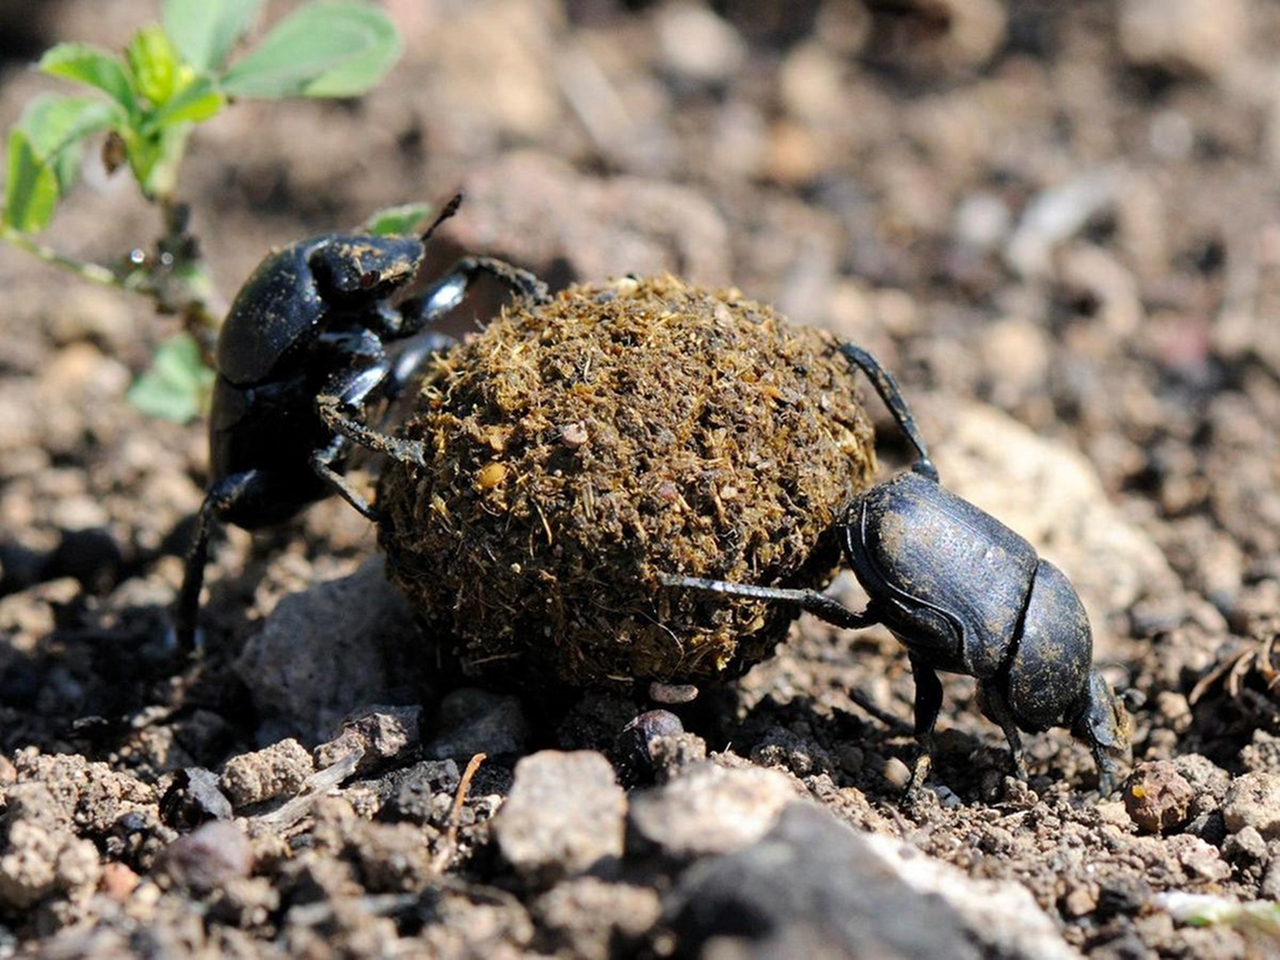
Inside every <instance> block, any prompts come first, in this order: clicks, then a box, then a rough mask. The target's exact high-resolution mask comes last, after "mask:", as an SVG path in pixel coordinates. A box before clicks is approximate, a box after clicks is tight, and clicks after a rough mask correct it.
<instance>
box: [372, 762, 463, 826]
mask: <svg viewBox="0 0 1280 960" xmlns="http://www.w3.org/2000/svg"><path fill="white" fill-rule="evenodd" d="M388 779H390V780H391V783H390V784H389V785H388V786H389V790H388V796H387V797H386V799H385V801H384V802H383V805H382V809H381V810H380V811H379V814H378V815H379V817H380V818H381V819H383V820H392V821H395V820H408V821H410V822H412V823H417V824H424V823H429V822H431V821H432V820H433V819H434V817H435V816H436V814H437V812H438V810H439V809H440V808H446V809H447V808H448V807H451V806H452V803H453V801H452V797H453V795H454V794H455V793H456V791H457V789H458V784H459V782H460V780H461V778H460V776H459V774H458V765H457V764H456V763H454V762H453V761H452V760H423V761H421V762H419V763H416V764H414V765H413V766H412V767H410V768H409V769H408V770H402V771H399V772H397V773H395V774H392V775H391V777H390V778H388ZM441 796H443V801H442V802H441V803H440V806H439V807H437V800H436V798H437V797H441Z"/></svg>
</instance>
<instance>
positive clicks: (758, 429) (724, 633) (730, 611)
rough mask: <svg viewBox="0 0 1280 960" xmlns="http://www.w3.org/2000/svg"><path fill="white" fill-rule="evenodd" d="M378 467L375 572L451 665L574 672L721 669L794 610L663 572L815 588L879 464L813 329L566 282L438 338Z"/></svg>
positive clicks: (679, 297)
mask: <svg viewBox="0 0 1280 960" xmlns="http://www.w3.org/2000/svg"><path fill="white" fill-rule="evenodd" d="M401 432H402V434H403V436H405V437H407V438H410V439H414V440H419V441H421V442H422V443H423V445H424V452H425V461H426V462H425V465H424V466H418V465H414V464H405V463H401V462H393V463H388V464H387V466H386V468H385V469H384V472H383V476H382V479H381V481H380V484H379V506H380V508H381V510H382V513H383V516H384V521H383V524H382V526H381V530H380V541H381V544H382V546H383V549H384V550H385V551H386V554H387V557H388V561H389V562H388V570H389V574H390V576H391V578H392V580H393V581H394V582H395V583H397V584H398V585H399V586H400V588H401V589H402V590H403V591H404V592H405V594H406V595H407V596H408V597H409V599H410V600H411V601H412V602H413V603H414V605H415V607H416V608H417V610H418V611H419V613H420V615H421V617H422V618H423V620H424V621H425V624H426V625H427V627H428V629H429V631H430V632H431V633H433V634H435V635H437V636H440V637H448V638H451V640H450V642H451V643H452V644H453V646H454V647H455V648H456V653H457V655H458V658H459V661H460V663H461V666H462V667H463V669H464V670H465V671H466V672H468V673H472V674H479V673H493V674H499V675H506V676H507V677H508V678H510V677H516V678H521V677H523V678H532V677H535V676H536V677H554V678H556V679H558V680H561V681H565V682H568V683H571V684H575V685H593V684H609V683H628V682H631V681H636V680H664V681H678V680H699V679H706V678H713V677H722V676H732V675H735V674H737V673H739V672H741V671H742V670H743V669H745V668H746V667H748V666H750V665H751V664H753V663H755V662H757V661H758V660H761V659H763V658H764V657H766V656H768V655H770V654H771V653H772V651H773V648H774V646H775V645H776V644H777V643H778V642H779V641H780V640H782V639H783V638H785V636H786V631H787V626H788V624H789V623H790V620H791V618H792V617H793V616H794V613H795V611H794V609H793V608H790V607H788V606H787V605H785V604H772V605H769V604H764V603H761V602H757V601H746V600H740V599H730V598H727V597H721V596H712V595H708V594H705V593H702V592H700V591H690V590H681V589H677V588H669V587H664V586H662V585H661V583H660V581H659V574H661V573H664V572H667V573H681V574H688V575H692V576H703V577H712V578H716V579H722V580H732V581H738V582H743V583H758V584H771V585H772V584H781V585H785V586H792V587H820V586H822V585H823V584H824V583H825V582H826V580H827V579H828V578H829V577H830V575H831V572H832V569H833V567H834V565H835V563H836V561H837V559H838V553H839V549H838V542H837V539H836V536H835V533H834V530H833V525H834V524H835V522H836V521H837V520H838V519H839V516H840V511H841V509H842V508H843V506H844V504H845V503H846V502H847V501H848V500H849V498H850V497H851V496H852V495H853V494H854V493H855V492H856V491H858V490H860V489H862V488H864V487H866V486H867V485H868V484H869V483H870V481H871V477H872V475H873V473H874V470H875V458H874V453H873V449H872V430H871V426H870V423H869V421H868V419H867V416H866V413H865V412H864V410H863V408H862V405H861V403H860V401H859V398H858V394H857V392H856V390H855V377H854V374H853V373H852V372H851V371H850V369H849V365H848V362H847V361H846V360H844V359H843V358H842V357H841V356H840V354H839V353H838V352H837V349H836V343H835V341H834V339H833V338H832V337H831V336H830V335H829V334H825V333H822V332H819V331H817V330H814V329H811V328H807V327H802V326H799V325H795V324H792V323H790V322H788V321H787V320H786V319H784V318H783V317H781V316H779V315H777V314H776V313H775V312H774V311H773V310H772V309H771V308H769V307H768V306H764V305H762V304H759V303H756V302H753V301H751V300H748V299H746V298H744V297H743V296H742V295H741V294H740V293H738V292H737V291H735V290H729V291H710V290H703V289H699V288H696V287H691V286H687V285H685V284H684V283H682V282H680V281H678V280H676V279H674V278H671V277H662V278H656V279H648V280H636V279H633V278H626V279H623V280H620V281H616V282H614V283H611V284H606V285H596V286H577V287H572V288H570V289H568V290H565V291H563V292H562V293H560V294H559V295H558V296H557V297H556V298H555V300H554V301H552V302H551V303H550V304H547V305H542V306H538V307H534V308H520V309H511V310H508V311H506V312H504V313H503V315H502V316H501V317H499V318H498V319H497V320H495V321H494V322H493V323H492V324H490V325H489V326H488V327H487V328H486V329H485V330H484V331H483V332H482V333H480V334H477V335H475V336H474V337H472V338H471V339H469V340H467V341H466V342H464V343H463V344H461V345H460V346H458V347H456V348H454V349H453V350H451V351H450V352H449V353H447V354H446V355H444V356H443V357H441V358H439V359H438V360H437V362H436V363H435V365H434V367H433V368H432V369H431V371H430V372H429V373H428V375H427V377H426V379H425V381H424V383H423V386H422V391H421V394H420V396H419V397H418V400H417V405H416V409H415V411H414V412H413V414H412V415H411V416H410V417H409V418H408V419H407V420H406V422H405V424H404V426H403V428H402V431H401Z"/></svg>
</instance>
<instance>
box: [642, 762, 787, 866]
mask: <svg viewBox="0 0 1280 960" xmlns="http://www.w3.org/2000/svg"><path fill="white" fill-rule="evenodd" d="M795 799H796V790H795V787H793V786H792V784H791V781H790V780H789V779H787V777H786V776H784V775H783V774H781V773H777V772H776V771H773V770H764V769H761V768H758V767H748V768H743V769H738V770H731V769H728V768H726V767H721V766H717V765H716V764H714V763H701V764H698V765H696V766H694V767H692V768H691V769H690V770H689V771H688V772H687V773H685V774H683V775H682V776H679V777H677V778H676V779H674V780H672V781H671V782H670V783H667V784H664V785H663V786H661V787H656V788H654V789H652V790H647V791H645V792H643V793H641V794H638V795H637V796H635V797H633V798H632V801H631V811H630V814H629V830H630V845H631V846H633V847H636V848H638V849H640V850H645V849H657V850H659V851H661V852H662V853H664V854H666V855H667V856H670V857H676V858H680V859H684V858H693V857H698V856H705V855H708V854H719V853H727V852H729V851H731V850H737V849H739V848H741V847H745V846H747V845H749V844H752V843H755V842H756V841H757V840H759V839H760V838H761V837H763V836H764V835H765V834H766V833H768V832H769V830H771V829H772V828H773V826H774V824H775V823H776V822H777V819H778V814H779V813H780V812H781V811H782V808H783V807H785V806H787V805H788V804H789V803H791V802H792V801H794V800H795Z"/></svg>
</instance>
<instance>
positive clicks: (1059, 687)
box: [1008, 560, 1093, 730]
mask: <svg viewBox="0 0 1280 960" xmlns="http://www.w3.org/2000/svg"><path fill="white" fill-rule="evenodd" d="M1092 661H1093V634H1092V633H1091V631H1090V629H1089V617H1088V615H1087V614H1086V613H1085V610H1084V605H1083V604H1082V603H1081V602H1080V597H1079V595H1078V594H1077V593H1076V591H1075V588H1074V587H1073V586H1072V585H1071V581H1070V580H1068V579H1067V577H1066V575H1065V574H1064V573H1063V572H1062V571H1061V570H1059V569H1058V568H1057V567H1055V566H1054V565H1053V564H1051V563H1050V562H1049V561H1047V560H1041V561H1040V564H1039V566H1038V567H1037V568H1036V575H1035V580H1034V581H1033V583H1032V585H1031V598H1030V600H1028V601H1027V612H1026V616H1025V617H1024V618H1023V622H1022V636H1021V637H1020V638H1019V639H1018V643H1017V648H1016V650H1015V651H1014V655H1013V662H1012V663H1011V664H1010V667H1009V694H1008V696H1009V706H1010V707H1012V708H1013V713H1014V716H1016V717H1017V718H1018V723H1019V725H1020V726H1023V727H1025V728H1026V729H1029V730H1043V729H1047V728H1049V727H1052V726H1055V725H1056V724H1060V723H1062V722H1063V721H1064V719H1066V714H1067V712H1068V708H1070V707H1072V706H1073V705H1075V704H1076V702H1077V700H1078V698H1079V696H1080V691H1081V690H1083V689H1084V685H1085V682H1086V680H1087V679H1088V676H1089V667H1090V664H1091V663H1092Z"/></svg>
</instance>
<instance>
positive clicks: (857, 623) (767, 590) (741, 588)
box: [658, 573, 880, 630]
mask: <svg viewBox="0 0 1280 960" xmlns="http://www.w3.org/2000/svg"><path fill="white" fill-rule="evenodd" d="M658 579H659V580H661V581H662V583H663V584H664V585H665V586H668V587H688V588H690V589H692V590H705V591H707V592H710V593H721V594H725V595H726V596H731V597H747V598H749V599H752V600H781V601H783V602H785V603H794V604H796V605H798V606H799V607H800V609H801V610H804V611H806V612H807V613H812V614H813V615H814V616H815V617H818V618H819V619H820V620H825V621H826V622H827V623H830V624H834V625H835V626H837V627H843V628H844V629H846V630H861V629H863V628H864V627H869V626H872V625H873V624H876V623H879V622H880V621H879V620H877V619H876V618H875V617H874V616H872V615H871V614H870V613H869V612H868V611H866V610H863V611H862V612H861V613H858V612H856V611H854V610H850V609H849V608H848V607H846V606H845V605H844V604H842V603H840V602H838V601H836V600H833V599H832V598H831V597H828V596H827V595H826V594H825V593H819V592H818V591H817V590H788V589H784V588H782V587H757V586H755V585H754V584H750V583H729V582H728V581H727V580H705V579H703V578H702V577H684V576H678V575H676V574H670V573H660V574H659V575H658Z"/></svg>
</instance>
